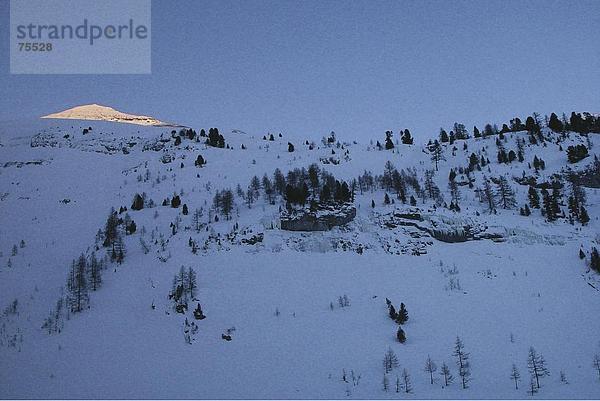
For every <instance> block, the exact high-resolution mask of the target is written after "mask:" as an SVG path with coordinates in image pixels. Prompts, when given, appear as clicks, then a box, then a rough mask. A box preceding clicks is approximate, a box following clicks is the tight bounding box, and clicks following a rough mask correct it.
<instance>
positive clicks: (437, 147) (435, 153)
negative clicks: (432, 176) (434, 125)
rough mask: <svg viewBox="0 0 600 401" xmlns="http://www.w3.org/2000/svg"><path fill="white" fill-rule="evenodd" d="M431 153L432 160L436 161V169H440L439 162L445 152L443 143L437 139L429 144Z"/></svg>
mask: <svg viewBox="0 0 600 401" xmlns="http://www.w3.org/2000/svg"><path fill="white" fill-rule="evenodd" d="M429 153H430V154H431V161H432V162H434V163H435V170H436V171H437V170H438V163H439V162H440V161H441V160H445V159H444V152H443V149H442V145H441V144H440V143H439V142H438V141H437V139H436V140H435V141H434V142H433V144H431V145H430V146H429Z"/></svg>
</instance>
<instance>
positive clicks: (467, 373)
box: [452, 336, 471, 389]
mask: <svg viewBox="0 0 600 401" xmlns="http://www.w3.org/2000/svg"><path fill="white" fill-rule="evenodd" d="M452 355H454V356H455V357H456V364H457V366H458V375H459V376H460V378H461V381H462V388H463V389H466V388H467V387H468V383H469V381H470V380H471V379H470V377H471V366H470V363H469V353H467V352H465V347H464V345H463V342H462V340H461V339H460V337H458V336H457V337H456V342H455V343H454V352H453V353H452Z"/></svg>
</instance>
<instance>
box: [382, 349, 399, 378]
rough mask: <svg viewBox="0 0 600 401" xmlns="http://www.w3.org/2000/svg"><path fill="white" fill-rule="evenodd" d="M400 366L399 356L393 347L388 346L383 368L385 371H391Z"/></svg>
mask: <svg viewBox="0 0 600 401" xmlns="http://www.w3.org/2000/svg"><path fill="white" fill-rule="evenodd" d="M398 366H400V363H399V362H398V357H397V356H396V354H395V353H394V351H393V350H392V349H391V348H388V350H387V351H386V353H385V355H384V357H383V369H384V371H385V373H386V374H387V373H390V372H391V371H392V370H394V369H395V368H397V367H398Z"/></svg>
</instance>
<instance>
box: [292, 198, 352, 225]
mask: <svg viewBox="0 0 600 401" xmlns="http://www.w3.org/2000/svg"><path fill="white" fill-rule="evenodd" d="M355 217H356V208H355V207H354V206H353V205H352V204H351V203H344V204H338V205H326V206H320V207H319V208H318V209H317V210H316V211H311V210H308V209H307V210H304V209H303V210H294V211H292V212H291V213H290V212H287V211H285V212H283V213H282V215H281V229H282V230H288V231H327V230H331V229H332V228H333V227H336V226H342V225H344V224H348V223H349V222H351V221H352V220H353V219H354V218H355Z"/></svg>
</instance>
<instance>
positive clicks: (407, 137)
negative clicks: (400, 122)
mask: <svg viewBox="0 0 600 401" xmlns="http://www.w3.org/2000/svg"><path fill="white" fill-rule="evenodd" d="M401 139H402V143H403V144H404V145H412V144H413V138H412V136H411V135H410V131H409V130H408V129H405V130H404V133H403V134H402V138H401Z"/></svg>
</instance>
